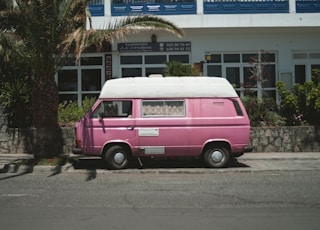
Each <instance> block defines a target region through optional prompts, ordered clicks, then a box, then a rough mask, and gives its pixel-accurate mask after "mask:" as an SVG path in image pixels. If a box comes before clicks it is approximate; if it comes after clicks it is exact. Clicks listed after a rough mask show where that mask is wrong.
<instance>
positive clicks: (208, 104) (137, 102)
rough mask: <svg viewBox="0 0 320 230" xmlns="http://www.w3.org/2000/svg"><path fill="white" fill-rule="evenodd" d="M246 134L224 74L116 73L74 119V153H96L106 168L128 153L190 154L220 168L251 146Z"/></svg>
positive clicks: (120, 164) (122, 162)
mask: <svg viewBox="0 0 320 230" xmlns="http://www.w3.org/2000/svg"><path fill="white" fill-rule="evenodd" d="M249 137H250V122H249V118H248V115H247V113H246V111H245V108H244V106H243V105H242V103H241V101H240V99H239V97H238V95H237V93H236V92H235V90H234V89H233V87H232V85H231V84H230V83H229V82H228V81H227V80H226V79H224V78H218V77H137V78H119V79H114V80H109V81H107V82H106V83H105V85H104V86H103V88H102V90H101V93H100V96H99V99H98V100H97V102H96V103H95V104H94V105H93V107H92V108H91V110H90V111H89V112H88V113H87V114H86V115H85V116H84V117H83V118H82V119H81V120H80V121H79V122H78V123H77V125H76V147H75V148H74V149H73V153H75V154H83V155H91V156H101V158H102V159H104V160H105V161H106V163H107V166H108V167H109V168H110V169H123V168H126V167H127V165H128V163H129V160H130V159H132V157H135V158H136V159H138V160H139V162H140V164H141V159H142V158H145V157H153V158H156V157H169V158H170V157H195V158H202V159H203V160H204V162H205V163H206V165H207V166H208V167H212V168H220V167H225V166H226V165H227V164H228V162H229V160H230V159H231V158H232V157H238V156H240V155H242V154H243V153H244V152H250V151H252V147H250V146H248V143H249Z"/></svg>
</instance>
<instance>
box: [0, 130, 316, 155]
mask: <svg viewBox="0 0 320 230" xmlns="http://www.w3.org/2000/svg"><path fill="white" fill-rule="evenodd" d="M61 130H62V136H63V137H62V138H63V141H64V143H63V153H64V154H68V153H71V149H72V147H73V145H74V143H75V135H74V134H75V132H74V128H61ZM35 132H36V130H35V129H20V130H19V129H7V128H6V127H5V126H1V130H0V154H2V153H10V154H11V153H12V154H14V153H30V154H32V150H33V148H34V143H35V138H34V137H35ZM250 142H251V145H252V146H253V147H254V152H320V129H317V128H316V127H313V126H303V127H302V126H298V127H262V128H252V129H251V141H250Z"/></svg>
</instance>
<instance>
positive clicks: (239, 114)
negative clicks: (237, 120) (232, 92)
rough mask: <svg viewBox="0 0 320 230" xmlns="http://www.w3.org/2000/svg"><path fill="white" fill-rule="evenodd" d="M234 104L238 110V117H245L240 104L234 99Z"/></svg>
mask: <svg viewBox="0 0 320 230" xmlns="http://www.w3.org/2000/svg"><path fill="white" fill-rule="evenodd" d="M232 102H233V105H234V108H235V109H236V112H237V115H238V116H243V112H242V110H241V107H240V105H239V102H238V101H237V100H234V99H233V100H232Z"/></svg>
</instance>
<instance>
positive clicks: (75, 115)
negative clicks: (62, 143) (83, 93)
mask: <svg viewBox="0 0 320 230" xmlns="http://www.w3.org/2000/svg"><path fill="white" fill-rule="evenodd" d="M95 101H96V99H95V98H87V97H86V98H85V99H84V100H83V102H82V106H78V103H77V102H76V101H69V102H68V101H65V102H63V103H60V104H59V107H58V121H59V125H60V126H70V125H73V124H74V122H77V121H79V120H80V119H81V117H83V116H84V115H85V114H86V113H87V112H88V110H89V109H90V108H91V106H92V105H93V104H94V103H95Z"/></svg>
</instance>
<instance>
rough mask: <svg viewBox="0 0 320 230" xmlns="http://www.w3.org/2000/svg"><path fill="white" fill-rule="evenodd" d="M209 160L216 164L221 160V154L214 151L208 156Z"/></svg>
mask: <svg viewBox="0 0 320 230" xmlns="http://www.w3.org/2000/svg"><path fill="white" fill-rule="evenodd" d="M210 157H211V160H212V161H214V162H216V163H218V162H220V161H222V159H223V153H222V152H221V151H218V150H215V151H213V152H212V153H211V155H210Z"/></svg>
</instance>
